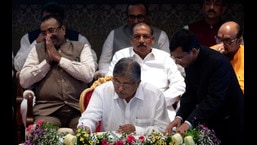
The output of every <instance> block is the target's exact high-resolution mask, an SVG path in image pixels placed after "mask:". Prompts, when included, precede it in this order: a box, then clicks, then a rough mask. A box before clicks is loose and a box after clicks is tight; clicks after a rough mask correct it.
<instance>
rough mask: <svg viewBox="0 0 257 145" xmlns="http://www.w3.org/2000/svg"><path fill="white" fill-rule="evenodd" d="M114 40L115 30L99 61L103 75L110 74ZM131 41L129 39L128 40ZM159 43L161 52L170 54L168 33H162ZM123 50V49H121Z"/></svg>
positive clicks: (108, 39)
mask: <svg viewBox="0 0 257 145" xmlns="http://www.w3.org/2000/svg"><path fill="white" fill-rule="evenodd" d="M113 40H114V30H112V31H111V32H110V33H109V35H108V37H107V38H106V40H105V42H104V45H103V48H102V52H101V56H100V59H99V68H98V69H99V71H100V72H101V73H103V74H104V75H105V74H106V73H107V72H108V70H109V65H110V62H111V60H112V57H113V55H112V54H113ZM128 41H129V38H128ZM155 41H157V43H158V46H159V48H158V49H160V50H163V51H166V52H170V50H169V38H168V35H167V33H166V32H164V31H161V34H160V36H159V39H158V40H155ZM121 49H122V48H121Z"/></svg>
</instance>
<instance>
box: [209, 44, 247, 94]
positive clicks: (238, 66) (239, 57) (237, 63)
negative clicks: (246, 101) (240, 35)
mask: <svg viewBox="0 0 257 145" xmlns="http://www.w3.org/2000/svg"><path fill="white" fill-rule="evenodd" d="M210 48H212V49H215V48H216V47H215V45H213V46H211V47H210ZM230 63H231V65H232V66H233V68H234V71H235V73H236V76H237V80H238V83H239V85H240V88H241V89H242V91H243V93H244V45H242V44H241V45H240V47H239V49H238V51H237V52H236V54H235V55H234V58H233V60H231V61H230Z"/></svg>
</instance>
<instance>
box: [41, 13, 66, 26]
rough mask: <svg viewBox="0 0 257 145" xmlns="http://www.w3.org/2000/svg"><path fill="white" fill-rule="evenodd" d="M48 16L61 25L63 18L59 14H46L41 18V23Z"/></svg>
mask: <svg viewBox="0 0 257 145" xmlns="http://www.w3.org/2000/svg"><path fill="white" fill-rule="evenodd" d="M50 18H54V19H55V20H56V21H57V22H58V23H59V26H62V25H63V19H62V18H61V17H60V16H59V15H46V16H44V17H43V18H42V19H41V23H42V22H44V21H46V20H48V19H50Z"/></svg>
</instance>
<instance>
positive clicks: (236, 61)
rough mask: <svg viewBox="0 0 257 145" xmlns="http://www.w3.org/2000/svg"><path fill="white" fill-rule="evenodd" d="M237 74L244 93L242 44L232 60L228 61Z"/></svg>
mask: <svg viewBox="0 0 257 145" xmlns="http://www.w3.org/2000/svg"><path fill="white" fill-rule="evenodd" d="M230 63H231V64H232V66H233V68H234V71H235V73H236V76H237V80H238V82H239V85H240V87H241V89H242V91H243V93H244V45H240V47H239V49H238V51H237V53H236V54H235V56H234V58H233V60H231V61H230Z"/></svg>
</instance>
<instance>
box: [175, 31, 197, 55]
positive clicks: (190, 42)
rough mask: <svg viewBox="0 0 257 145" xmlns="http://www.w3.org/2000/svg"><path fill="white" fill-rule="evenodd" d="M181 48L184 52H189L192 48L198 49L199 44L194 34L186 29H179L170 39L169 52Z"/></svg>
mask: <svg viewBox="0 0 257 145" xmlns="http://www.w3.org/2000/svg"><path fill="white" fill-rule="evenodd" d="M178 47H182V50H183V51H184V52H190V51H191V50H192V48H195V49H199V48H200V44H199V42H198V40H197V38H196V36H195V34H194V33H193V32H192V31H190V30H188V29H180V30H178V31H176V32H175V33H174V35H173V36H172V38H171V39H170V51H171V52H172V51H174V50H175V49H177V48H178Z"/></svg>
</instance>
